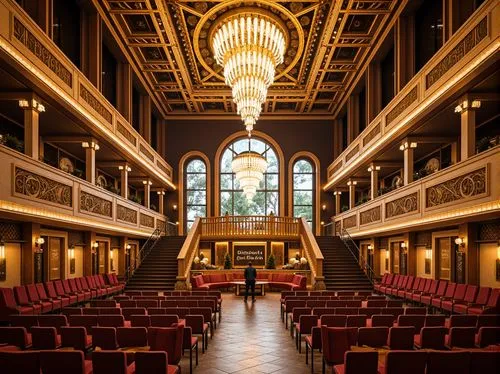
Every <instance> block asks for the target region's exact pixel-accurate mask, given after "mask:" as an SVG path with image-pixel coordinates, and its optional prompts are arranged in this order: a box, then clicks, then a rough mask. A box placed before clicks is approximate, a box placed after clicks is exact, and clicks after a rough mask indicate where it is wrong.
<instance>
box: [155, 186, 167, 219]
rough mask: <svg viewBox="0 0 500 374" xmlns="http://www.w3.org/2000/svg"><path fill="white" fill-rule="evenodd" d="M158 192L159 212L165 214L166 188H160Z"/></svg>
mask: <svg viewBox="0 0 500 374" xmlns="http://www.w3.org/2000/svg"><path fill="white" fill-rule="evenodd" d="M156 193H157V194H158V212H159V213H160V214H164V211H165V210H164V208H163V201H164V199H165V190H163V189H162V190H160V191H158V192H156Z"/></svg>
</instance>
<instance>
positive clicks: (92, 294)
mask: <svg viewBox="0 0 500 374" xmlns="http://www.w3.org/2000/svg"><path fill="white" fill-rule="evenodd" d="M82 279H84V278H83V277H82V278H75V283H76V289H77V290H78V292H83V294H84V296H85V301H88V300H92V299H93V298H95V297H96V296H97V293H96V292H95V291H92V290H89V289H88V287H85V286H84V285H83V282H82Z"/></svg>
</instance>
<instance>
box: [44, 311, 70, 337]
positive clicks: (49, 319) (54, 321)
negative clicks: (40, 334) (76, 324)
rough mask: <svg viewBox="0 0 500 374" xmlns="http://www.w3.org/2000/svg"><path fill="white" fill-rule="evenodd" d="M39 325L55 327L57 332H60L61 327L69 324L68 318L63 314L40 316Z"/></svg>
mask: <svg viewBox="0 0 500 374" xmlns="http://www.w3.org/2000/svg"><path fill="white" fill-rule="evenodd" d="M38 325H39V326H41V327H55V328H56V330H57V333H58V334H60V333H61V328H62V327H66V326H68V319H67V318H66V316H65V315H62V314H54V315H44V316H38Z"/></svg>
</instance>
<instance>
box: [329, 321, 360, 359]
mask: <svg viewBox="0 0 500 374" xmlns="http://www.w3.org/2000/svg"><path fill="white" fill-rule="evenodd" d="M357 340H358V329H357V328H356V327H327V326H321V344H322V346H323V357H324V358H325V361H326V362H327V363H328V364H329V365H336V364H341V363H343V362H344V353H345V352H347V351H348V350H350V348H351V346H352V345H356V341H357Z"/></svg>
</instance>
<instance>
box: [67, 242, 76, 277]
mask: <svg viewBox="0 0 500 374" xmlns="http://www.w3.org/2000/svg"><path fill="white" fill-rule="evenodd" d="M68 257H69V273H70V274H75V268H76V266H75V246H73V245H72V246H71V247H69V248H68Z"/></svg>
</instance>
